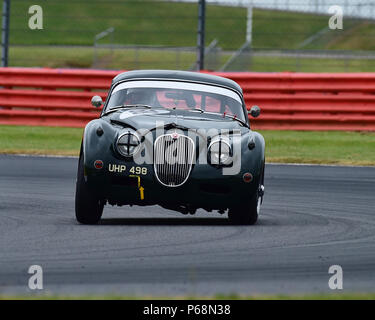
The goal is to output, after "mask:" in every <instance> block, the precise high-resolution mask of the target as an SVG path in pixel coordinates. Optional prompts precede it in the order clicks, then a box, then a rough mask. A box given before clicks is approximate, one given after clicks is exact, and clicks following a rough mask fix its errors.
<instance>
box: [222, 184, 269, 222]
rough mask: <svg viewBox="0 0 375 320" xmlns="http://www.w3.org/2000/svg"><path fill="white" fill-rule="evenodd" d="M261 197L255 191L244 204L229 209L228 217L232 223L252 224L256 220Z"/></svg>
mask: <svg viewBox="0 0 375 320" xmlns="http://www.w3.org/2000/svg"><path fill="white" fill-rule="evenodd" d="M261 201H262V198H261V197H260V196H259V191H257V192H256V193H255V194H254V195H253V196H252V197H251V199H250V201H249V202H248V203H246V204H243V205H240V206H238V207H234V208H231V209H229V211H228V218H229V221H230V222H231V223H232V224H236V225H253V224H255V223H256V222H257V220H258V215H259V212H260V204H261Z"/></svg>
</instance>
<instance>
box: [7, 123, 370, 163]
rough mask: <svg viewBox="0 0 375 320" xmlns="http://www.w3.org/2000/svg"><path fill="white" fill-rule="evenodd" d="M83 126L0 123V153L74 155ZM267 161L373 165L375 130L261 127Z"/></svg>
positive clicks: (75, 154) (77, 150)
mask: <svg viewBox="0 0 375 320" xmlns="http://www.w3.org/2000/svg"><path fill="white" fill-rule="evenodd" d="M82 133H83V129H77V128H54V127H24V126H5V125H0V153H11V154H17V153H18V154H50V155H71V156H77V155H78V153H79V148H80V142H81V138H82ZM261 133H262V134H263V135H264V137H265V140H266V157H267V161H268V162H280V163H316V164H340V165H375V133H365V132H362V133H360V132H338V131H332V132H327V131H324V132H319V131H315V132H310V131H272V130H270V131H261Z"/></svg>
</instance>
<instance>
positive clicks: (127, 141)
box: [116, 130, 141, 157]
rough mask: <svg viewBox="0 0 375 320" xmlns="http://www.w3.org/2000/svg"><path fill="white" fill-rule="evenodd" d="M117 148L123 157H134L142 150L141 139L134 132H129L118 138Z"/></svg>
mask: <svg viewBox="0 0 375 320" xmlns="http://www.w3.org/2000/svg"><path fill="white" fill-rule="evenodd" d="M116 147H117V151H118V152H119V153H120V154H121V155H122V156H124V157H132V156H134V155H135V154H136V153H137V152H138V151H139V150H140V149H141V139H140V138H139V136H138V135H137V134H136V133H135V132H134V131H133V130H127V131H125V132H123V133H122V134H120V136H119V137H118V139H117V142H116Z"/></svg>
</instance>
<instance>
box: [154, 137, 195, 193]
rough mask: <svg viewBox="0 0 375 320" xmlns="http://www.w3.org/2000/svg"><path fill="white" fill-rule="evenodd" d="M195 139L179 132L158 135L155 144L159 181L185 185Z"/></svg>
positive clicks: (155, 167)
mask: <svg viewBox="0 0 375 320" xmlns="http://www.w3.org/2000/svg"><path fill="white" fill-rule="evenodd" d="M194 155H195V150H194V141H193V140H192V139H191V138H189V137H187V136H184V135H180V134H177V133H172V134H165V135H162V136H160V137H158V138H157V139H156V140H155V144H154V170H155V175H156V178H157V179H158V180H159V182H160V183H161V184H163V185H165V186H167V187H178V186H181V185H183V184H184V183H185V182H186V181H187V179H188V177H189V174H190V171H191V168H192V165H193V160H194Z"/></svg>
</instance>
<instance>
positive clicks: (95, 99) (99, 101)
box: [91, 96, 103, 108]
mask: <svg viewBox="0 0 375 320" xmlns="http://www.w3.org/2000/svg"><path fill="white" fill-rule="evenodd" d="M91 104H92V105H93V106H94V107H95V108H100V107H101V106H102V104H103V100H102V98H101V97H99V96H93V97H92V99H91Z"/></svg>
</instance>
